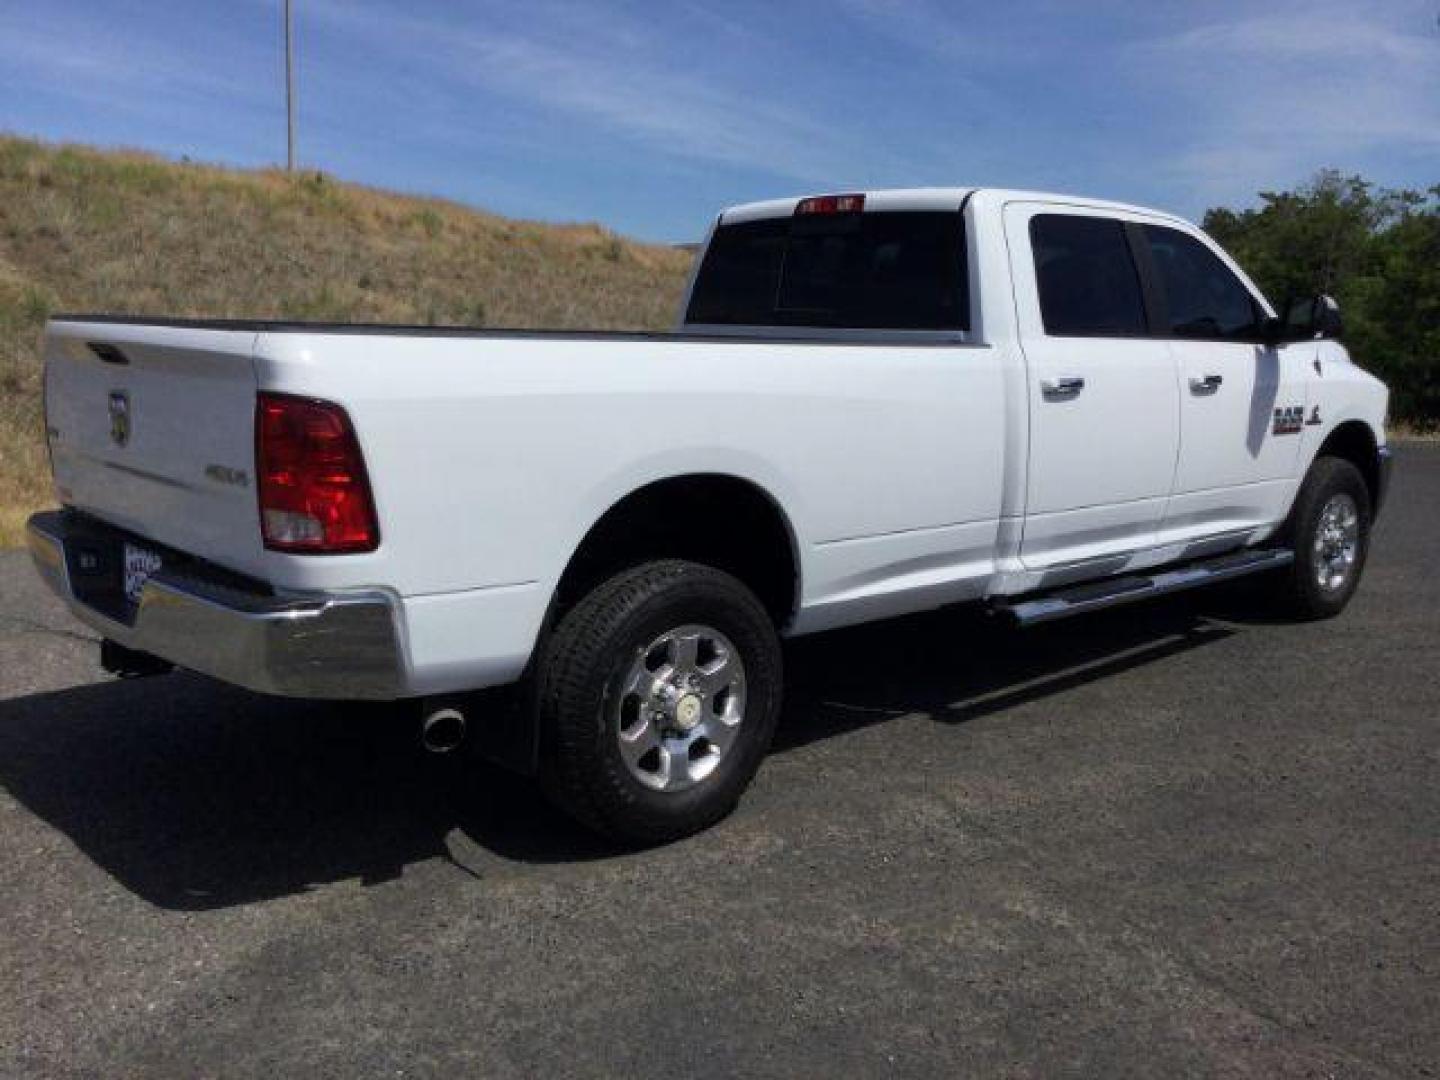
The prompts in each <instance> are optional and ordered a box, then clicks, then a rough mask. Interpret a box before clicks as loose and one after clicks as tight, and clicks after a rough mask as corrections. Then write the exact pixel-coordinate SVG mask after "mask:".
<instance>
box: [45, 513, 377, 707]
mask: <svg viewBox="0 0 1440 1080" xmlns="http://www.w3.org/2000/svg"><path fill="white" fill-rule="evenodd" d="M100 535H101V536H102V537H103V527H102V532H101V534H100ZM96 536H97V533H96V529H95V527H94V525H93V524H89V523H84V522H80V521H78V520H77V519H76V518H75V517H74V516H73V515H71V514H69V513H68V512H66V511H47V512H44V513H40V514H35V515H34V516H33V517H31V518H30V521H29V523H28V524H27V526H26V537H27V539H28V541H29V545H30V553H31V555H32V557H33V558H34V560H35V566H36V569H37V570H39V572H40V576H41V577H42V578H44V579H45V581H46V583H47V584H48V585H49V586H50V588H52V589H53V590H54V591H55V592H56V593H57V594H58V595H59V596H60V598H61V599H62V600H64V601H65V603H66V604H67V605H68V606H69V608H70V610H71V612H73V613H74V615H75V616H76V618H78V619H80V620H81V621H82V622H84V623H86V624H88V625H89V626H91V627H93V628H94V629H95V630H97V631H99V632H100V633H101V634H103V635H104V636H105V637H107V638H110V639H111V640H112V641H116V642H119V643H120V644H121V645H123V646H125V647H126V648H129V649H137V650H139V651H141V652H147V653H151V654H153V655H155V656H158V657H160V658H162V659H164V660H168V661H170V662H171V663H173V664H175V665H177V666H179V667H183V668H189V669H190V670H192V671H198V672H201V673H202V674H205V675H209V676H211V677H213V678H216V679H219V680H221V681H222V682H228V683H234V684H235V685H237V686H243V687H246V688H248V689H251V690H257V691H259V692H261V693H266V694H279V695H283V696H285V697H307V698H365V699H379V700H386V699H391V698H397V697H403V696H404V695H405V662H404V651H403V647H402V644H401V636H400V631H399V622H398V619H397V614H398V611H397V609H398V602H397V601H396V600H394V599H392V598H391V597H390V596H389V595H388V594H386V593H383V592H378V591H365V592H355V593H348V592H347V593H325V594H320V593H304V594H295V593H291V594H277V595H271V594H267V593H264V592H260V591H251V590H247V589H244V588H235V587H233V586H231V585H229V584H222V583H220V582H217V581H214V580H207V579H206V578H205V577H204V576H203V575H201V574H198V573H195V572H194V571H193V570H189V569H187V568H186V567H185V566H179V567H166V568H165V569H162V570H161V571H159V572H158V573H157V574H155V576H154V577H152V578H150V580H148V581H147V582H146V583H145V585H144V587H143V589H142V591H141V594H140V600H139V603H138V604H135V605H126V606H124V608H123V610H122V609H117V608H115V607H114V606H113V605H111V606H109V607H107V608H106V609H105V610H101V607H99V606H96V605H97V600H96V597H95V596H94V595H93V594H92V592H93V591H92V590H90V589H88V588H87V586H86V584H85V576H86V575H87V574H89V573H91V572H92V568H89V567H87V568H86V569H84V570H82V564H81V563H80V561H79V556H80V551H81V549H82V548H84V549H85V551H86V554H87V555H92V556H93V550H92V549H94V548H95V547H97V546H98V547H104V546H105V542H104V540H101V541H98V542H97V540H96ZM118 545H119V534H116V535H115V537H114V543H113V549H114V551H113V552H112V553H111V555H110V557H111V558H118V555H117V554H115V553H114V552H118ZM112 591H113V590H112Z"/></svg>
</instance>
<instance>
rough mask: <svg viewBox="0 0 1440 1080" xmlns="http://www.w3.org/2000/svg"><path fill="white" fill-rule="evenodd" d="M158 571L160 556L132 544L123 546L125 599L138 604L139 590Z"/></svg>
mask: <svg viewBox="0 0 1440 1080" xmlns="http://www.w3.org/2000/svg"><path fill="white" fill-rule="evenodd" d="M159 569H160V556H159V555H157V554H155V552H153V551H146V550H145V549H144V548H142V547H136V546H135V545H134V544H126V545H125V597H126V599H128V600H129V601H130V602H131V603H135V604H138V603H139V602H140V590H141V589H143V588H144V587H145V582H146V581H148V580H149V579H150V575H151V574H153V573H155V572H156V571H157V570H159Z"/></svg>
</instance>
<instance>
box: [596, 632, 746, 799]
mask: <svg viewBox="0 0 1440 1080" xmlns="http://www.w3.org/2000/svg"><path fill="white" fill-rule="evenodd" d="M612 712H613V715H612V716H611V722H612V724H613V730H614V733H615V738H616V740H617V741H618V744H619V748H620V757H621V759H622V760H623V761H624V762H625V767H626V768H627V769H629V770H630V775H631V776H633V777H635V779H637V780H639V781H640V782H641V783H642V784H644V785H645V786H646V787H649V788H651V789H653V790H655V791H683V790H685V789H686V788H691V787H694V786H695V785H696V784H699V783H702V782H703V781H705V780H706V779H707V778H708V777H710V776H712V775H714V773H715V770H716V768H718V767H719V765H720V762H721V761H722V760H724V758H725V755H726V754H728V753H730V751H731V748H732V747H733V746H734V744H735V737H736V735H737V734H738V732H739V729H740V725H741V723H742V722H743V721H744V719H745V663H744V661H743V660H741V658H740V652H739V650H738V649H736V648H735V645H734V643H733V642H731V640H730V639H729V638H728V637H726V636H725V635H724V634H722V633H720V631H719V630H716V629H715V628H714V627H711V626H702V625H699V624H689V625H686V626H677V627H676V628H675V629H673V630H669V631H666V632H665V633H663V634H661V635H660V636H659V637H657V638H656V639H655V640H654V641H652V642H650V644H648V645H646V646H645V647H643V648H640V649H637V650H636V651H635V654H634V656H633V657H632V659H631V662H630V665H629V667H628V668H627V669H626V671H625V676H624V679H623V681H622V682H621V684H620V692H619V694H618V695H617V696H616V700H615V702H614V705H613V709H612Z"/></svg>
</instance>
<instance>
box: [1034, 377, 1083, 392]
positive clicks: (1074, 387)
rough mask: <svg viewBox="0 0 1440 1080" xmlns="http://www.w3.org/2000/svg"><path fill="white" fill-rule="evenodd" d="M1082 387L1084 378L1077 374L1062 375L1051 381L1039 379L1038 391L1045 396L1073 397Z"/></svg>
mask: <svg viewBox="0 0 1440 1080" xmlns="http://www.w3.org/2000/svg"><path fill="white" fill-rule="evenodd" d="M1084 389H1085V380H1084V379H1082V378H1080V377H1079V376H1077V375H1062V376H1061V377H1060V378H1058V379H1055V380H1053V381H1052V380H1050V379H1041V380H1040V392H1041V393H1042V394H1044V395H1045V396H1046V397H1047V398H1062V397H1074V396H1075V395H1076V394H1078V393H1080V391H1081V390H1084Z"/></svg>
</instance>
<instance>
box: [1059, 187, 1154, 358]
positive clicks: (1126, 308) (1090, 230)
mask: <svg viewBox="0 0 1440 1080" xmlns="http://www.w3.org/2000/svg"><path fill="white" fill-rule="evenodd" d="M1030 247H1031V249H1032V250H1033V251H1034V253H1035V280H1036V283H1037V284H1038V286H1039V289H1040V315H1041V318H1042V319H1043V320H1044V322H1045V333H1047V334H1050V335H1052V336H1059V337H1067V336H1069V337H1077V336H1078V337H1137V336H1140V335H1143V334H1145V333H1146V326H1145V303H1144V300H1143V299H1142V296H1141V292H1140V275H1139V273H1138V272H1137V271H1136V269H1135V260H1134V258H1133V257H1132V256H1131V254H1130V245H1129V242H1128V241H1127V240H1126V239H1125V227H1124V226H1123V225H1122V224H1121V223H1120V222H1118V221H1115V220H1113V219H1111V218H1098V217H1078V216H1073V215H1069V214H1037V215H1036V216H1035V217H1033V218H1031V219H1030Z"/></svg>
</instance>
